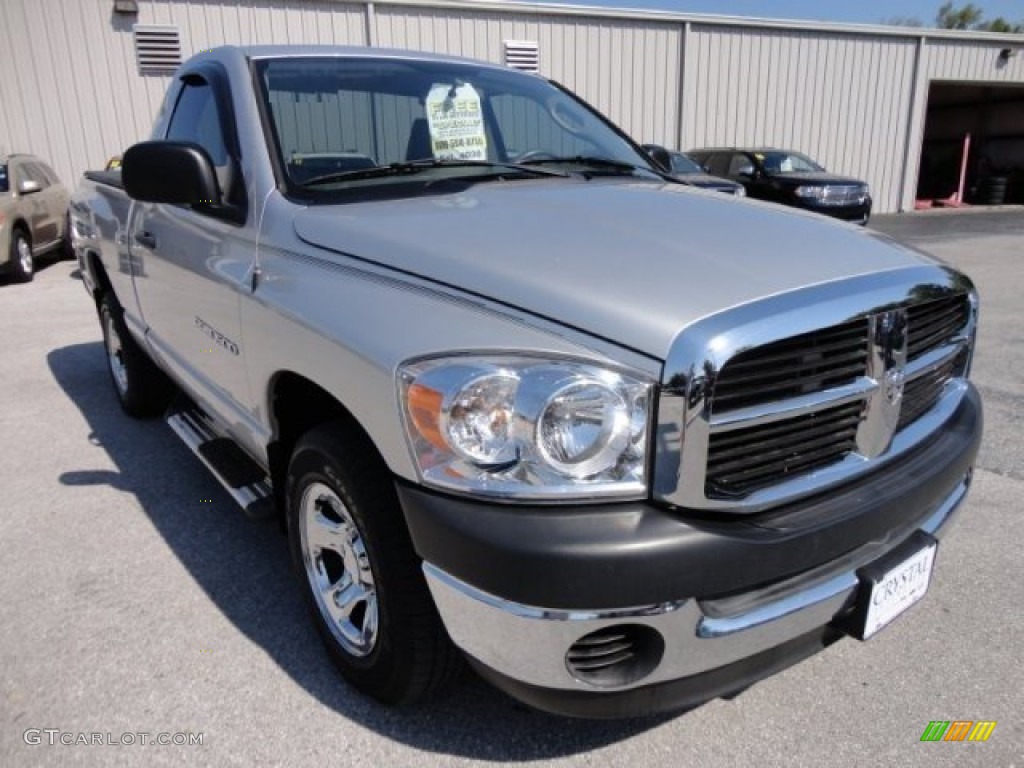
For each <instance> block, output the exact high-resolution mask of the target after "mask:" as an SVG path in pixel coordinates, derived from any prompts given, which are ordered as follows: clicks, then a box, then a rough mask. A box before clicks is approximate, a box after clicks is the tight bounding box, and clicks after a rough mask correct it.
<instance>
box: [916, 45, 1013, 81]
mask: <svg viewBox="0 0 1024 768" xmlns="http://www.w3.org/2000/svg"><path fill="white" fill-rule="evenodd" d="M1007 47H1009V48H1011V49H1013V46H1008V45H1007V44H1006V43H998V42H995V43H989V44H974V45H971V46H965V45H963V44H958V43H953V42H950V41H947V40H943V41H930V42H929V43H928V45H927V46H926V47H925V51H926V56H925V71H926V72H927V75H928V78H929V79H931V80H961V81H965V82H985V83H1007V84H1009V83H1013V84H1015V85H1022V84H1024V43H1020V44H1018V45H1017V46H1016V48H1015V50H1017V55H1016V56H1014V57H1013V58H1011V59H1010V60H1009V61H1006V62H1001V61H1000V60H999V52H1000V51H1001V50H1002V49H1003V48H1007Z"/></svg>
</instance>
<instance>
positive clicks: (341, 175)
mask: <svg viewBox="0 0 1024 768" xmlns="http://www.w3.org/2000/svg"><path fill="white" fill-rule="evenodd" d="M433 168H503V169H508V170H513V171H518V172H520V173H529V174H533V175H534V176H558V177H561V178H565V177H566V176H568V175H569V174H567V173H562V172H560V171H552V170H548V169H540V168H530V167H527V164H525V163H492V162H490V161H487V160H438V159H436V158H433V159H428V160H412V161H410V162H405V163H388V164H387V165H375V166H373V167H371V168H360V169H358V170H353V171H337V172H336V173H325V174H323V175H322V176H314V177H313V178H312V179H307V180H306V181H304V182H302V183H301V185H300V186H303V187H308V186H311V185H313V184H330V183H331V182H334V181H359V180H360V179H379V178H384V177H386V176H412V175H415V174H417V173H423V171H429V170H431V169H433Z"/></svg>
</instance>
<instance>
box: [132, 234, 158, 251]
mask: <svg viewBox="0 0 1024 768" xmlns="http://www.w3.org/2000/svg"><path fill="white" fill-rule="evenodd" d="M135 242H136V243H138V244H139V245H144V246H145V247H146V248H156V235H154V234H153V233H152V232H136V233H135Z"/></svg>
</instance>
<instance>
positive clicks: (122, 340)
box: [99, 293, 173, 418]
mask: <svg viewBox="0 0 1024 768" xmlns="http://www.w3.org/2000/svg"><path fill="white" fill-rule="evenodd" d="M99 315H100V326H101V327H102V329H103V350H104V353H105V355H106V358H107V370H108V371H109V372H110V380H111V382H112V383H113V384H114V392H115V393H116V394H117V399H118V401H119V402H120V403H121V408H122V409H124V412H125V413H127V414H128V415H129V416H134V417H135V418H146V417H150V416H157V415H159V414H161V413H163V411H164V410H165V409H166V408H167V405H168V403H169V402H170V398H171V393H172V391H173V388H172V385H171V383H170V381H169V380H168V379H167V377H166V376H165V375H164V373H163V372H162V371H161V370H160V369H159V368H157V367H156V365H154V364H153V361H152V360H150V359H149V356H148V355H147V354H146V352H145V351H144V350H143V349H141V348H140V347H139V345H138V344H137V343H136V342H135V339H134V338H133V337H132V335H131V334H130V333H129V332H128V327H127V326H126V325H125V322H124V310H122V309H121V306H120V305H119V304H118V303H117V299H115V298H114V296H113V295H112V294H110V293H105V294H104V295H103V298H102V299H101V300H100V305H99Z"/></svg>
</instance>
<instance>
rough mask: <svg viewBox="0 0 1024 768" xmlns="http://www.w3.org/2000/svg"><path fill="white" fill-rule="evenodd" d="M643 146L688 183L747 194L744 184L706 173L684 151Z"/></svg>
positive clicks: (668, 169)
mask: <svg viewBox="0 0 1024 768" xmlns="http://www.w3.org/2000/svg"><path fill="white" fill-rule="evenodd" d="M643 148H644V150H646V152H647V154H649V155H651V157H653V158H654V159H655V160H657V161H658V162H659V164H661V165H662V167H664V168H665V170H667V171H668V172H669V173H670V174H671V175H672V176H674V177H675V178H677V179H679V180H680V181H682V182H685V183H686V184H690V185H692V186H694V187H700V188H701V189H713V190H715V191H716V192H725V193H726V194H730V195H738V196H739V197H743V196H745V195H746V194H747V190H746V189H745V188H744V186H743V185H742V184H740V183H738V182H735V181H729V179H723V178H721V177H719V176H712V175H710V174H709V173H706V172H705V171H704V169H703V168H701V167H700V166H699V165H698V164H697V163H695V162H694V161H693V160H692V159H691V158H689V157H687V156H686V155H684V154H683V153H682V152H674V151H672V150H670V149H665V148H664V147H660V146H658V145H657V144H644V145H643Z"/></svg>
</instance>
